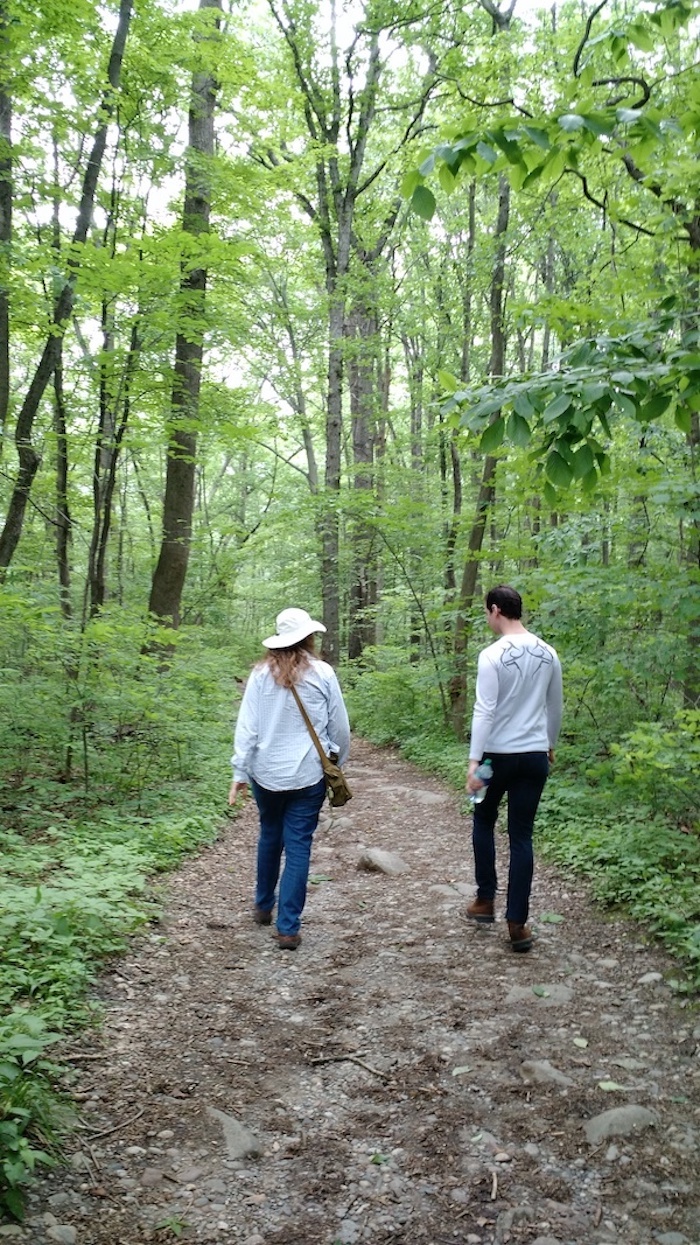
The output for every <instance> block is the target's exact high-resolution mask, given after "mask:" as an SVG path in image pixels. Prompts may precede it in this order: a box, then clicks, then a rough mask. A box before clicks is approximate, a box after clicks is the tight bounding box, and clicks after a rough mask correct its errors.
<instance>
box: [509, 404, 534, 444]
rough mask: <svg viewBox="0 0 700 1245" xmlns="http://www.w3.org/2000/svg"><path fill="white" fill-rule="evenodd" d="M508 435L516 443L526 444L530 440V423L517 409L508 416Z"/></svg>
mask: <svg viewBox="0 0 700 1245" xmlns="http://www.w3.org/2000/svg"><path fill="white" fill-rule="evenodd" d="M507 431H508V436H509V438H510V440H511V441H512V442H513V444H514V445H520V446H525V445H528V444H529V442H530V437H531V435H532V434H531V432H530V425H529V424H528V422H527V420H526V419H523V417H522V415H518V414H517V412H516V411H512V412H511V414H510V415H509V416H508V425H507Z"/></svg>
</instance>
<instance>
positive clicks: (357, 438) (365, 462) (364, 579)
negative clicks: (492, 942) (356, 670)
mask: <svg viewBox="0 0 700 1245" xmlns="http://www.w3.org/2000/svg"><path fill="white" fill-rule="evenodd" d="M349 337H350V339H351V341H352V347H353V348H352V350H351V352H350V359H349V363H348V371H349V386H350V415H351V418H352V460H353V471H354V475H353V481H352V484H353V490H354V493H355V497H356V499H357V507H356V509H355V514H354V518H353V520H352V524H351V529H350V539H351V550H352V579H351V582H350V600H349V610H348V657H350V659H351V660H356V659H357V658H358V657H361V656H362V653H363V651H364V649H365V648H366V647H367V646H368V645H372V644H375V643H376V626H375V617H374V610H375V607H376V603H377V600H376V589H377V572H376V540H375V535H374V531H373V528H372V526H371V524H369V523H368V522H367V520H366V517H365V512H366V510H367V506H368V504H371V501H372V497H373V489H374V441H375V436H374V432H375V422H376V410H377V406H378V396H377V373H378V364H379V360H378V352H379V344H380V343H379V326H378V324H377V318H376V313H375V312H374V311H373V310H370V308H369V306H366V305H365V306H362V305H360V302H359V301H358V300H356V302H355V305H354V307H353V309H352V311H351V314H350V318H349Z"/></svg>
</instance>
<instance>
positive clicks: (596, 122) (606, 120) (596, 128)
mask: <svg viewBox="0 0 700 1245" xmlns="http://www.w3.org/2000/svg"><path fill="white" fill-rule="evenodd" d="M581 116H582V119H583V123H584V125H585V127H586V129H587V130H588V132H589V133H590V134H595V136H596V138H601V137H602V136H603V135H606V134H612V132H613V130H614V129H615V118H614V117H613V116H612V115H611V114H610V113H605V112H587V113H582V114H581Z"/></svg>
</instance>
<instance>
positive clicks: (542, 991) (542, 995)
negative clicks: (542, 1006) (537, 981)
mask: <svg viewBox="0 0 700 1245" xmlns="http://www.w3.org/2000/svg"><path fill="white" fill-rule="evenodd" d="M532 993H533V994H536V995H537V997H538V999H548V998H549V990H548V989H547V987H546V986H533V987H532Z"/></svg>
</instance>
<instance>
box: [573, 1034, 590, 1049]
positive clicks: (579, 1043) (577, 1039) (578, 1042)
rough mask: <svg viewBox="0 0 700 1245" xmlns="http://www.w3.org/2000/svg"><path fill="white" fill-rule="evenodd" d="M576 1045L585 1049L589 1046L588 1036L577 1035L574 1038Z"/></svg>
mask: <svg viewBox="0 0 700 1245" xmlns="http://www.w3.org/2000/svg"><path fill="white" fill-rule="evenodd" d="M574 1046H580V1047H581V1050H585V1048H586V1047H587V1046H588V1042H587V1040H586V1038H581V1037H575V1038H574Z"/></svg>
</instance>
